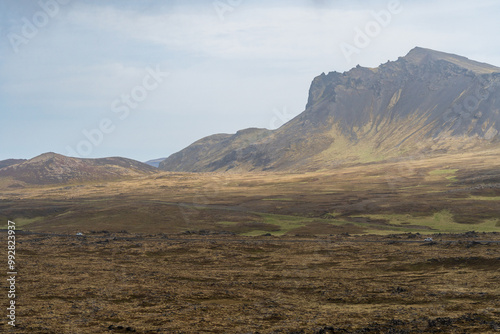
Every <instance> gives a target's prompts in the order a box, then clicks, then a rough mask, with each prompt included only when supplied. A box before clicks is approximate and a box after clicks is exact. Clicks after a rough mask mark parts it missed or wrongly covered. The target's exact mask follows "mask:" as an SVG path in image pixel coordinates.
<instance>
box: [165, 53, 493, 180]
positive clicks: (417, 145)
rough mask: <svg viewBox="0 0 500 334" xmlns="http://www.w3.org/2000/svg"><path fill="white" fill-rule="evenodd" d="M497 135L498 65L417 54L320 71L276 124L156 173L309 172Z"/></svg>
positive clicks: (215, 139)
mask: <svg viewBox="0 0 500 334" xmlns="http://www.w3.org/2000/svg"><path fill="white" fill-rule="evenodd" d="M499 130H500V68H498V67H495V66H492V65H488V64H483V63H478V62H475V61H472V60H469V59H467V58H464V57H461V56H456V55H452V54H447V53H442V52H437V51H433V50H428V49H423V48H415V49H413V50H412V51H410V53H408V55H406V56H405V57H401V58H399V59H398V60H397V61H393V62H388V63H386V64H382V65H380V66H379V67H378V68H364V67H360V66H358V67H356V68H353V69H352V70H350V71H348V72H345V73H337V72H331V73H329V74H322V75H320V76H318V77H316V78H315V79H314V80H313V82H312V84H311V88H310V91H309V99H308V102H307V106H306V110H305V111H304V112H303V113H302V114H300V115H299V116H297V117H296V118H294V119H293V120H291V121H290V122H288V123H287V124H285V125H283V126H282V127H281V128H279V129H277V130H274V131H269V130H265V129H248V130H244V131H240V132H238V133H237V134H235V135H215V136H211V137H207V138H204V139H202V140H200V141H198V142H196V143H194V144H193V145H191V146H189V147H188V148H186V149H184V150H182V151H181V152H179V153H176V154H174V155H172V156H171V157H169V158H167V159H166V160H165V161H163V162H162V163H161V164H160V169H163V170H170V171H191V172H203V171H227V170H238V171H252V170H287V171H293V170H314V169H320V168H328V167H329V166H333V165H338V164H343V163H352V162H370V161H377V160H383V159H388V158H394V157H401V156H408V155H415V154H419V153H429V154H432V153H445V152H456V151H458V150H467V149H472V148H482V147H490V146H495V145H498V143H499Z"/></svg>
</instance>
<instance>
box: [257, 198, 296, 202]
mask: <svg viewBox="0 0 500 334" xmlns="http://www.w3.org/2000/svg"><path fill="white" fill-rule="evenodd" d="M262 200H263V201H277V202H293V201H294V199H293V198H263V199H262Z"/></svg>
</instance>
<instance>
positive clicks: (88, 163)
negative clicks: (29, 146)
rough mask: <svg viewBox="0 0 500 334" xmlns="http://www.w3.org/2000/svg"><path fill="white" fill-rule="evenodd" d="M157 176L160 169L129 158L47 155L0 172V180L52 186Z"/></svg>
mask: <svg viewBox="0 0 500 334" xmlns="http://www.w3.org/2000/svg"><path fill="white" fill-rule="evenodd" d="M155 172H157V169H156V168H154V167H151V166H149V165H147V164H144V163H142V162H139V161H135V160H131V159H126V158H118V157H115V158H102V159H78V158H70V157H66V156H63V155H59V154H55V153H45V154H42V155H40V156H37V157H35V158H33V159H30V160H23V161H20V162H19V163H17V164H10V165H7V166H6V167H3V168H1V169H0V177H8V178H11V179H13V180H17V181H21V182H25V183H28V184H40V185H41V184H53V183H69V182H84V181H96V180H113V179H119V178H124V177H129V176H140V175H146V174H151V173H155Z"/></svg>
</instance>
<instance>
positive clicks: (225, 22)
mask: <svg viewBox="0 0 500 334" xmlns="http://www.w3.org/2000/svg"><path fill="white" fill-rule="evenodd" d="M55 1H56V0H41V2H39V3H37V2H35V1H19V0H6V1H3V2H2V3H1V4H0V108H1V110H2V112H1V114H0V124H1V126H2V130H3V132H4V133H8V134H9V138H10V139H9V140H8V141H7V140H2V141H1V143H0V159H7V158H11V157H12V158H13V157H22V158H29V157H32V156H35V155H38V154H40V153H43V152H46V151H55V152H58V153H62V154H68V150H67V147H68V146H69V147H71V148H73V149H76V147H77V146H78V144H79V143H81V142H82V141H89V139H88V138H86V137H85V135H84V134H83V133H82V132H83V131H87V133H89V132H92V130H93V129H98V128H99V124H100V122H101V121H102V120H103V119H109V120H111V121H112V122H113V125H114V126H115V127H114V130H113V131H112V132H111V133H106V134H103V137H102V138H98V137H97V136H96V137H95V138H94V139H95V141H96V143H97V144H92V148H91V151H89V152H87V153H89V154H88V157H103V156H114V155H122V156H127V157H131V158H135V159H139V160H147V159H150V158H157V157H161V156H168V155H169V154H171V153H174V152H175V151H177V150H180V149H182V148H183V147H185V146H187V145H188V144H190V143H191V142H193V141H194V140H197V139H199V138H200V137H202V136H205V135H209V134H213V133H217V132H235V131H236V130H238V129H241V128H246V127H267V128H270V127H275V126H279V125H280V124H282V122H283V121H286V118H287V117H288V118H289V117H291V115H297V114H298V113H300V112H301V111H303V109H304V107H305V104H306V100H307V91H308V87H309V84H310V82H311V80H312V79H313V78H314V77H315V76H317V75H319V74H320V73H321V72H329V71H341V72H342V71H346V70H348V69H350V68H351V67H354V66H356V65H357V64H358V63H359V64H361V65H362V66H371V67H375V66H378V65H379V64H380V63H384V62H386V61H388V60H395V59H396V58H397V57H398V56H403V55H404V54H406V53H407V52H408V51H409V50H410V49H411V48H413V47H414V46H417V45H418V46H422V47H428V48H433V49H437V50H441V51H446V52H452V53H457V54H461V55H465V56H467V57H469V58H472V59H476V60H479V61H484V62H489V63H492V64H495V65H500V48H499V47H498V45H497V43H495V41H496V35H497V32H498V31H499V30H500V29H499V26H500V23H499V22H498V18H497V14H498V13H499V12H500V3H498V1H486V0H483V1H475V2H470V1H419V2H418V3H417V2H416V1H399V7H398V8H400V10H399V11H398V12H397V13H396V14H391V16H390V18H387V17H385V18H384V16H383V15H384V13H386V12H390V8H391V7H390V6H392V5H394V2H393V1H333V0H317V1H312V0H309V1H306V0H303V1H299V0H297V1H273V2H271V3H269V2H262V1H250V0H245V1H214V2H212V1H193V2H189V4H185V1H142V2H138V1H77V0H65V1H63V0H58V1H59V2H55ZM54 3H55V4H56V6H55V5H54ZM44 8H45V9H44ZM380 15H382V16H380ZM377 17H379V19H385V20H386V22H382V23H387V24H382V23H380V24H379V26H380V28H381V29H380V31H377V30H376V29H375V30H373V28H374V26H373V23H374V22H377ZM370 24H372V25H370ZM33 28H34V29H33ZM370 28H372V30H370ZM375 28H376V27H375ZM367 29H368V30H367ZM359 31H361V32H362V33H363V34H365V35H371V36H372V37H370V36H368V37H369V41H364V42H367V43H365V44H367V45H362V47H359V46H360V45H356V42H359V40H356V38H359V36H358V35H359ZM358 44H359V43H358ZM342 45H344V46H345V45H350V46H353V47H354V48H356V52H355V53H352V54H351V55H350V56H349V57H347V58H346V56H345V50H344V52H343V51H342V48H341V46H342ZM147 68H160V69H161V71H163V72H168V73H169V75H168V77H166V78H165V80H163V81H162V82H161V83H160V84H159V85H158V87H156V88H155V89H152V90H147V89H146V90H145V89H144V88H141V87H143V82H144V80H146V83H148V82H150V83H152V82H153V81H147V80H148V79H147V76H148V70H147ZM146 86H147V85H146ZM144 92H146V94H147V96H146V97H145V98H144V99H143V96H141V94H143V93H144ZM123 96H129V98H130V96H132V98H130V99H131V101H129V102H130V103H131V105H132V103H133V104H134V105H136V106H135V107H134V108H129V109H130V110H129V111H130V112H129V115H128V117H127V118H126V119H120V118H119V116H120V114H119V113H117V112H116V107H117V106H122V107H123V106H125V107H126V106H127V104H126V102H123V101H125V99H124V98H123ZM134 96H135V98H137V99H139V100H140V101H138V100H134ZM117 100H118V101H119V103H121V104H117V103H116V101H117ZM135 102H138V103H135ZM283 110H286V112H283ZM284 113H285V114H286V115H288V116H287V117H278V119H279V121H276V119H277V115H282V114H284ZM282 119H283V120H282Z"/></svg>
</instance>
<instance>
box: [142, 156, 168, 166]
mask: <svg viewBox="0 0 500 334" xmlns="http://www.w3.org/2000/svg"><path fill="white" fill-rule="evenodd" d="M165 159H166V158H160V159H153V160H149V161H146V162H145V164H147V165H150V166H153V167H155V168H158V166H159V165H160V163H161V162H162V161H163V160H165Z"/></svg>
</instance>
